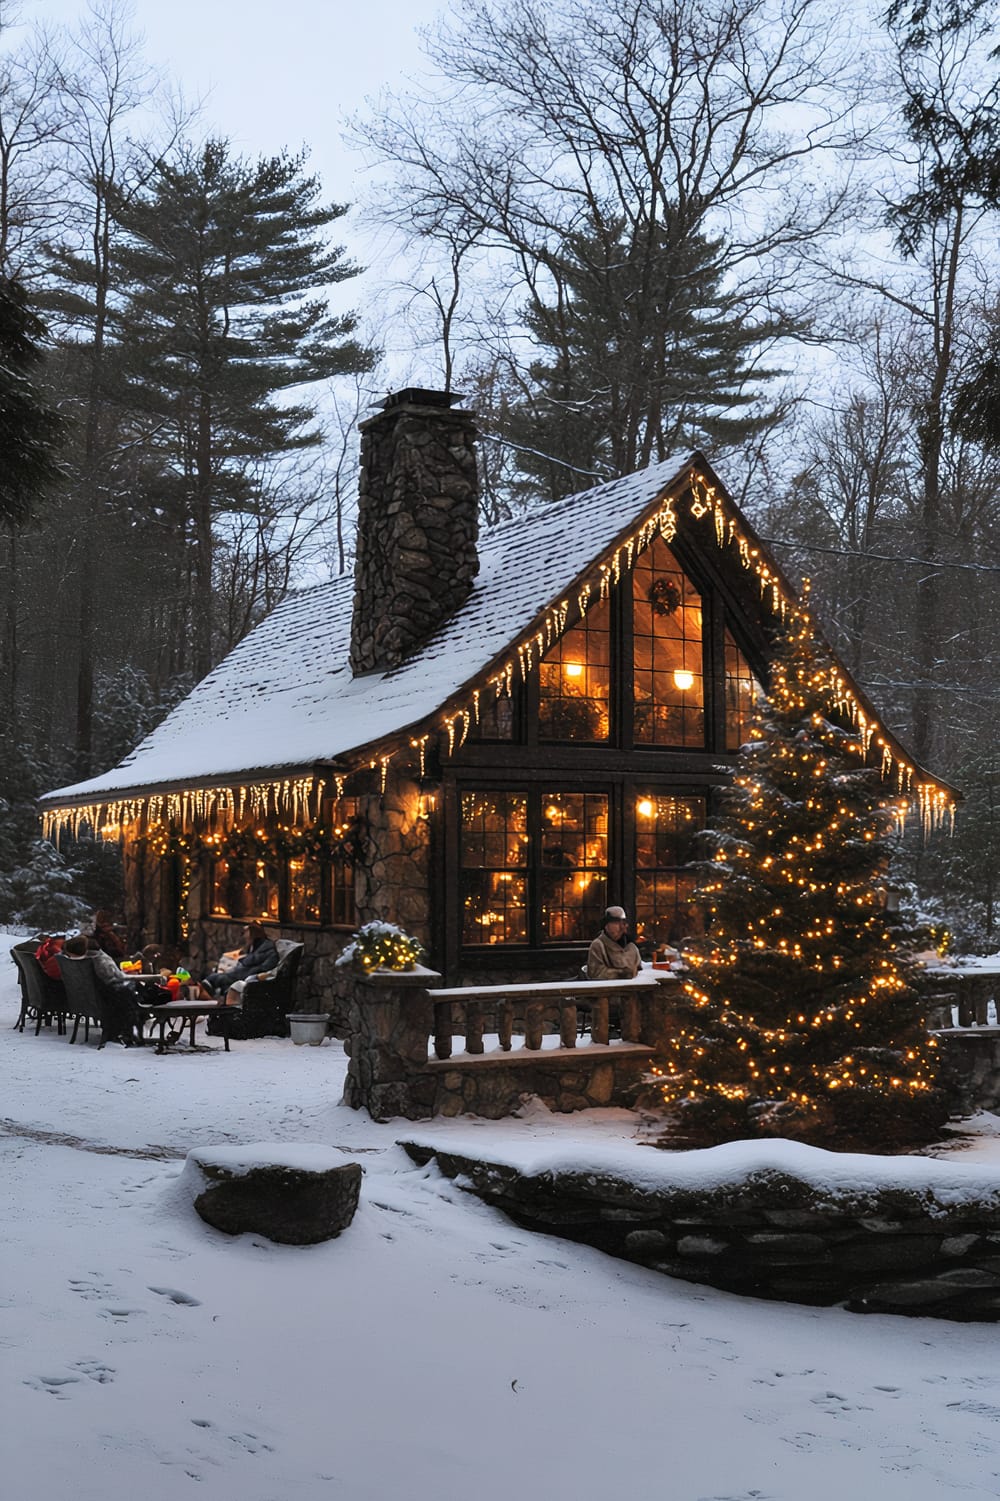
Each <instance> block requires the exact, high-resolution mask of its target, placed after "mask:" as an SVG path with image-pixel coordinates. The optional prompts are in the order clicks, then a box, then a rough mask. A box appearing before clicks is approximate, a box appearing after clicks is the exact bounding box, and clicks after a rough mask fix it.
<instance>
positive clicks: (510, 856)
mask: <svg viewBox="0 0 1000 1501" xmlns="http://www.w3.org/2000/svg"><path fill="white" fill-rule="evenodd" d="M461 838H462V877H461V889H462V939H463V942H464V943H468V944H481V943H527V941H528V869H527V868H528V842H529V836H528V799H527V797H526V796H525V795H524V794H523V793H520V792H466V793H464V794H463V795H462V834H461Z"/></svg>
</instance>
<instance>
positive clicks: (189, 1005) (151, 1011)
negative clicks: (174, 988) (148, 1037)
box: [143, 1000, 240, 1053]
mask: <svg viewBox="0 0 1000 1501" xmlns="http://www.w3.org/2000/svg"><path fill="white" fill-rule="evenodd" d="M143 1009H144V1010H145V1011H146V1014H147V1015H148V1016H149V1018H150V1020H151V1021H152V1022H153V1023H154V1024H155V1025H157V1026H159V1029H160V1035H159V1037H158V1039H157V1043H156V1051H157V1052H158V1053H165V1052H167V1050H168V1049H169V1047H170V1045H171V1043H173V1042H176V1041H177V1040H178V1038H180V1037H182V1036H183V1035H184V1027H185V1024H188V1026H189V1031H188V1045H189V1047H192V1048H193V1047H194V1029H195V1025H196V1023H197V1022H198V1019H199V1017H202V1016H215V1015H216V1013H217V1012H223V1013H227V1014H228V1015H229V1016H233V1017H235V1016H239V1014H240V1008H239V1007H238V1006H227V1005H226V1003H225V1002H224V1001H204V1000H195V1001H168V1002H166V1003H165V1004H164V1005H162V1006H146V1007H144V1008H143ZM175 1022H180V1031H179V1032H178V1033H177V1034H176V1036H173V1035H172V1036H170V1037H168V1036H167V1027H168V1026H170V1027H172V1026H173V1024H174V1023H175ZM222 1040H223V1043H224V1044H225V1049H226V1052H227V1053H228V1052H229V1028H228V1027H226V1028H224V1029H223V1033H222Z"/></svg>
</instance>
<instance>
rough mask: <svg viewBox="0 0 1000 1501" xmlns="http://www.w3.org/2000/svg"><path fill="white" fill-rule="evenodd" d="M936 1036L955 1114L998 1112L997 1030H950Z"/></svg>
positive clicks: (999, 1031)
mask: <svg viewBox="0 0 1000 1501" xmlns="http://www.w3.org/2000/svg"><path fill="white" fill-rule="evenodd" d="M936 1035H937V1039H938V1046H939V1047H940V1049H941V1054H942V1057H943V1059H944V1064H945V1070H946V1076H947V1078H946V1082H947V1085H948V1091H949V1094H950V1096H951V1099H952V1101H953V1109H954V1112H955V1114H956V1115H973V1114H974V1113H975V1112H976V1111H977V1110H1000V1027H950V1028H948V1030H947V1031H942V1032H938V1033H937V1034H936Z"/></svg>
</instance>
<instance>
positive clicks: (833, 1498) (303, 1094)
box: [0, 960, 1000, 1501]
mask: <svg viewBox="0 0 1000 1501" xmlns="http://www.w3.org/2000/svg"><path fill="white" fill-rule="evenodd" d="M16 994H17V993H16V985H15V980H14V968H13V965H10V967H9V969H8V967H7V964H6V960H4V961H3V964H2V968H0V1078H2V1089H3V1095H2V1105H0V1117H2V1119H0V1152H2V1155H3V1161H4V1168H5V1173H4V1183H5V1185H6V1193H5V1206H6V1207H5V1213H4V1229H3V1235H2V1249H0V1372H2V1375H3V1377H4V1380H3V1386H2V1391H3V1398H2V1417H0V1477H2V1485H3V1493H4V1495H5V1496H10V1497H12V1498H17V1501H71V1498H72V1501H177V1498H183V1497H187V1496H196V1495H203V1496H211V1497H212V1498H213V1501H328V1498H329V1501H396V1498H400V1501H425V1498H426V1501H470V1498H472V1501H511V1498H518V1497H520V1498H523V1501H541V1498H543V1497H544V1498H550V1497H566V1498H568V1501H598V1498H601V1501H606V1498H608V1497H618V1496H625V1497H643V1496H648V1495H655V1496H656V1497H658V1498H663V1501H751V1498H754V1501H804V1498H809V1501H845V1498H851V1501H903V1498H906V1501H937V1498H941V1497H945V1498H947V1497H961V1498H963V1501H979V1498H984V1501H985V1498H987V1497H989V1498H995V1497H996V1496H997V1494H998V1492H1000V1332H998V1330H997V1327H996V1326H986V1325H967V1324H966V1325H962V1324H949V1323H946V1322H943V1321H940V1320H930V1319H894V1318H889V1317H883V1316H869V1317H860V1316H858V1315H854V1314H848V1313H844V1312H842V1311H840V1310H837V1309H808V1308H799V1307H785V1306H781V1305H776V1304H771V1303H760V1302H755V1301H753V1300H750V1299H743V1298H737V1297H733V1296H731V1295H728V1294H725V1293H717V1292H714V1291H711V1290H707V1289H700V1288H695V1287H691V1286H688V1285H686V1284H684V1283H680V1282H672V1281H670V1280H668V1279H666V1278H664V1277H661V1276H659V1275H657V1274H656V1273H653V1272H647V1271H644V1270H642V1269H640V1268H637V1267H632V1266H630V1265H627V1264H625V1263H622V1262H617V1261H614V1260H611V1259H610V1258H608V1257H605V1256H603V1255H602V1254H600V1253H599V1252H597V1251H592V1250H589V1249H587V1248H585V1247H580V1246H576V1245H573V1244H570V1243H569V1242H564V1241H560V1240H556V1239H551V1238H543V1237H536V1236H534V1235H531V1234H529V1233H527V1232H525V1231H522V1230H519V1229H518V1228H517V1227H515V1226H513V1225H512V1224H510V1223H509V1222H507V1221H506V1220H505V1219H504V1218H502V1217H501V1216H500V1215H499V1214H498V1213H496V1212H494V1211H493V1210H491V1209H488V1208H486V1207H485V1206H483V1205H482V1204H480V1203H478V1202H477V1201H476V1200H475V1199H473V1198H471V1197H469V1196H467V1195H465V1194H463V1193H462V1192H461V1190H460V1189H458V1188H457V1187H456V1186H455V1185H453V1184H451V1183H449V1182H447V1181H446V1180H444V1179H443V1178H441V1176H440V1175H439V1174H438V1173H437V1172H436V1171H435V1170H434V1169H423V1168H417V1167H414V1166H413V1164H412V1163H411V1162H410V1161H409V1159H408V1158H407V1157H406V1156H405V1154H404V1153H403V1151H402V1150H401V1149H400V1148H399V1147H398V1146H397V1145H396V1140H397V1137H399V1136H400V1135H404V1134H406V1133H407V1130H408V1129H409V1130H410V1131H414V1130H419V1133H420V1135H421V1136H422V1137H427V1136H428V1135H429V1134H431V1133H434V1134H440V1135H441V1136H442V1137H448V1136H449V1135H451V1136H452V1137H453V1139H455V1140H458V1139H464V1140H466V1141H468V1138H469V1137H470V1136H472V1137H474V1138H475V1140H476V1141H477V1142H478V1143H480V1144H481V1147H482V1150H483V1152H484V1154H488V1153H489V1151H490V1149H491V1146H492V1147H496V1148H502V1147H503V1146H504V1145H505V1144H508V1145H509V1144H510V1143H511V1142H512V1140H517V1141H522V1140H523V1141H527V1140H528V1139H529V1138H530V1140H531V1142H532V1143H533V1146H534V1148H536V1149H541V1148H542V1147H543V1146H544V1145H545V1144H546V1143H551V1145H552V1148H553V1151H554V1153H559V1152H563V1153H565V1152H566V1151H568V1150H569V1149H571V1148H578V1147H579V1146H580V1145H581V1144H586V1143H593V1144H594V1147H595V1150H596V1149H601V1150H602V1151H605V1152H606V1151H607V1150H608V1149H609V1148H610V1147H612V1146H615V1145H617V1146H618V1149H619V1150H621V1151H625V1150H631V1151H634V1152H636V1153H637V1154H640V1153H641V1154H642V1157H643V1160H646V1159H647V1158H648V1157H649V1155H650V1154H649V1151H648V1149H647V1148H642V1147H640V1146H638V1145H635V1144H633V1145H631V1146H630V1145H629V1144H630V1143H632V1140H633V1136H634V1128H635V1123H634V1120H633V1118H632V1117H630V1116H628V1115H627V1114H626V1113H625V1112H611V1113H597V1112H595V1113H593V1114H590V1115H587V1116H583V1117H581V1116H573V1117H553V1116H551V1115H548V1114H547V1113H546V1112H544V1111H543V1110H534V1111H532V1112H531V1113H530V1115H529V1117H528V1119H526V1120H524V1121H517V1122H502V1123H497V1124H491V1123H470V1122H469V1121H464V1122H461V1121H460V1122H454V1123H452V1122H439V1123H434V1124H433V1125H421V1126H420V1127H419V1128H407V1125H406V1123H404V1122H400V1123H399V1125H398V1128H397V1127H394V1126H392V1125H388V1126H377V1125H374V1124H373V1123H372V1122H371V1121H370V1120H368V1118H367V1117H366V1116H364V1115H360V1114H357V1113H355V1112H354V1111H351V1110H348V1109H346V1108H345V1107H343V1106H342V1105H340V1104H339V1103H338V1102H339V1098H340V1092H341V1085H342V1080H343V1073H344V1058H343V1054H342V1051H341V1049H340V1047H339V1046H338V1045H336V1044H330V1043H325V1044H324V1045H323V1046H322V1047H321V1048H295V1047H293V1046H292V1045H291V1043H289V1042H279V1041H272V1040H263V1041H257V1042H249V1043H238V1042H237V1043H234V1044H233V1049H232V1052H231V1053H229V1054H228V1055H227V1054H226V1053H225V1052H224V1051H223V1050H222V1048H221V1045H220V1044H219V1043H217V1042H216V1043H215V1047H214V1051H213V1052H212V1053H197V1054H194V1055H191V1054H187V1055H186V1054H185V1052H184V1051H183V1050H181V1049H178V1051H177V1052H176V1053H174V1054H171V1055H168V1056H166V1057H160V1058H158V1057H156V1055H155V1054H154V1052H153V1050H152V1049H148V1050H142V1051H136V1050H131V1051H125V1050H122V1049H119V1048H116V1047H109V1048H106V1049H104V1050H103V1051H101V1052H98V1051H97V1048H96V1046H95V1045H94V1044H93V1043H91V1044H90V1045H89V1046H81V1045H80V1044H77V1045H76V1046H75V1047H72V1048H71V1047H70V1046H69V1044H68V1043H67V1041H66V1040H65V1039H64V1038H58V1037H56V1036H55V1035H54V1034H52V1033H47V1032H43V1033H42V1035H41V1036H40V1037H38V1038H36V1037H34V1036H33V1035H32V1034H31V1032H30V1031H28V1032H26V1033H25V1034H24V1035H23V1036H22V1035H21V1034H19V1033H17V1032H14V1031H13V1030H12V1023H13V1021H14V1019H15V1017H16V1015H17V999H16ZM981 1126H982V1134H981V1135H980V1136H979V1138H978V1139H977V1140H976V1142H975V1143H974V1145H973V1146H971V1147H962V1148H959V1149H956V1150H957V1151H958V1152H959V1154H960V1156H959V1160H960V1161H962V1162H963V1163H964V1162H974V1163H976V1164H979V1165H982V1166H988V1165H989V1164H990V1163H992V1162H995V1163H996V1164H997V1172H998V1178H1000V1150H998V1138H997V1136H996V1135H995V1134H994V1133H995V1132H996V1131H997V1130H998V1129H1000V1123H998V1122H997V1121H996V1120H995V1119H994V1118H992V1117H987V1118H983V1120H982V1122H981ZM265 1141H272V1142H322V1143H326V1144H327V1145H330V1146H333V1147H335V1148H336V1149H337V1150H338V1151H341V1152H343V1154H344V1158H345V1160H351V1159H353V1160H357V1161H359V1162H361V1163H362V1164H363V1166H364V1170H365V1178H364V1183H363V1186H362V1197H361V1207H360V1209H359V1211H358V1214H357V1218H356V1219H355V1221H354V1224H353V1225H352V1226H351V1228H350V1229H349V1230H348V1231H346V1232H345V1234H344V1235H343V1236H341V1237H340V1239H339V1240H336V1241H332V1242H330V1243H328V1244H326V1245H321V1246H314V1247H308V1248H294V1247H287V1246H284V1247H283V1246H277V1245H273V1244H271V1243H269V1242H266V1241H263V1240H261V1239H259V1238H258V1237H255V1236H252V1235H246V1236H241V1237H238V1238H235V1239H234V1238H230V1237H228V1236H225V1235H222V1234H219V1233H218V1232H216V1231H213V1230H210V1229H209V1228H208V1226H206V1225H204V1224H202V1222H201V1221H200V1220H199V1219H198V1218H197V1216H196V1215H195V1213H194V1211H193V1210H192V1209H191V1208H190V1206H189V1205H187V1204H186V1203H185V1202H183V1201H181V1200H179V1198H178V1194H177V1192H176V1180H177V1175H178V1173H179V1171H180V1167H181V1163H182V1160H183V1157H184V1154H185V1152H186V1151H187V1150H188V1149H189V1148H190V1147H192V1146H196V1145H204V1144H208V1143H249V1142H265Z"/></svg>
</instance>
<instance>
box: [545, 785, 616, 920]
mask: <svg viewBox="0 0 1000 1501" xmlns="http://www.w3.org/2000/svg"><path fill="white" fill-rule="evenodd" d="M538 884H539V897H540V904H541V939H542V942H543V943H546V942H549V943H552V942H564V943H570V942H578V941H579V940H581V939H583V938H592V937H593V935H594V934H595V933H596V932H597V931H598V929H599V928H600V926H601V923H600V919H601V915H602V913H603V912H604V908H605V906H606V905H607V896H606V893H607V887H608V799H607V794H606V793H603V792H600V793H599V792H553V793H543V794H542V808H541V867H540V870H539V877H538Z"/></svg>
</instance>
